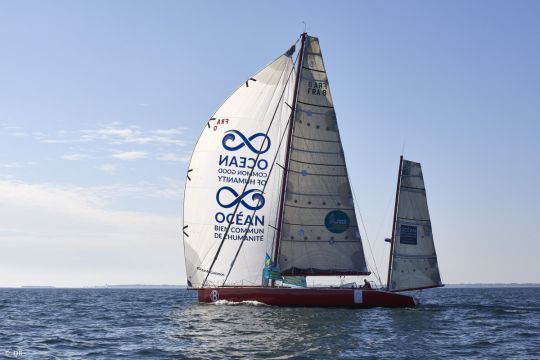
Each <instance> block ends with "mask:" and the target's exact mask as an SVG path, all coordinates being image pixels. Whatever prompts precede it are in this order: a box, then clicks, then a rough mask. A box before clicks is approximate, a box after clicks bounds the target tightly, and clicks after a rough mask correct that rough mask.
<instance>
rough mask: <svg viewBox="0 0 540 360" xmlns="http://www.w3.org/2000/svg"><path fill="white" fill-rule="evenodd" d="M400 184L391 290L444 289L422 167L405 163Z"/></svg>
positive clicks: (390, 281)
mask: <svg viewBox="0 0 540 360" xmlns="http://www.w3.org/2000/svg"><path fill="white" fill-rule="evenodd" d="M398 184H399V185H398V192H397V194H396V214H395V222H394V236H393V242H392V253H391V263H390V269H389V281H388V289H389V290H390V291H406V290H415V289H427V288H431V287H439V286H443V285H442V282H441V277H440V274H439V267H438V261H437V254H436V252H435V245H434V242H433V233H432V229H431V220H430V217H429V210H428V205H427V198H426V189H425V185H424V177H423V174H422V167H421V165H420V163H417V162H413V161H409V160H402V163H401V166H400V174H399V182H398Z"/></svg>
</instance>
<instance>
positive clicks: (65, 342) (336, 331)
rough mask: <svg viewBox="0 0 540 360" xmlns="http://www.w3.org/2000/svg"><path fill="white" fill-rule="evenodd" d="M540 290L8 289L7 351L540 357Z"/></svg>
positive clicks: (4, 296) (3, 298)
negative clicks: (256, 296)
mask: <svg viewBox="0 0 540 360" xmlns="http://www.w3.org/2000/svg"><path fill="white" fill-rule="evenodd" d="M539 299H540V288H505V289H452V288H443V289H436V290H430V291H425V292H423V293H422V295H421V305H420V306H419V307H418V308H416V309H365V310H354V309H318V308H278V307H273V306H266V305H263V304H259V303H255V302H248V303H241V304H238V303H227V302H222V303H220V304H218V305H200V304H197V302H196V293H195V292H192V291H185V290H172V289H167V290H112V289H0V307H1V309H0V310H1V312H0V319H1V321H0V357H2V356H5V357H11V358H17V357H21V358H36V359H42V358H57V357H62V358H75V359H77V358H81V359H82V358H84V359H87V358H90V359H108V358H126V359H148V358H156V359H173V358H174V359H179V358H189V359H207V358H227V359H244V358H268V359H327V358H340V359H357V358H377V359H395V358H398V359H399V358H426V359H430V358H452V359H454V358H467V359H469V358H473V359H474V358H540V335H539V334H540V304H539Z"/></svg>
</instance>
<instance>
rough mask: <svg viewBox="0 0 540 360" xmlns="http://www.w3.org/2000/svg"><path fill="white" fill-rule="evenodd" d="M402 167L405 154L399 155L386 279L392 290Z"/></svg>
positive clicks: (387, 285)
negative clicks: (391, 278)
mask: <svg viewBox="0 0 540 360" xmlns="http://www.w3.org/2000/svg"><path fill="white" fill-rule="evenodd" d="M402 167H403V155H401V156H400V157H399V172H398V180H397V187H396V201H395V203H394V219H393V222H392V238H391V242H390V256H389V257H388V278H387V280H386V287H387V289H388V290H390V275H391V273H392V260H393V256H394V241H395V237H396V224H397V212H398V205H399V188H400V185H401V170H402Z"/></svg>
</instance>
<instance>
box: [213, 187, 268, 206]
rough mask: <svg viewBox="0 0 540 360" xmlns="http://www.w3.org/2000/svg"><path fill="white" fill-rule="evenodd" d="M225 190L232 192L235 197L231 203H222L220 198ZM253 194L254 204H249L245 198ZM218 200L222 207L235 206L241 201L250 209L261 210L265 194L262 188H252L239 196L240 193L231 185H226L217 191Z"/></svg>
mask: <svg viewBox="0 0 540 360" xmlns="http://www.w3.org/2000/svg"><path fill="white" fill-rule="evenodd" d="M223 191H227V192H229V193H231V194H232V195H233V196H234V197H235V199H234V200H233V201H232V202H230V203H228V204H227V203H225V204H224V203H222V202H221V200H220V198H221V197H222V195H221V194H222V192H223ZM249 195H251V196H250V197H251V200H252V201H253V204H254V205H253V206H252V205H250V204H248V203H247V202H246V201H245V200H244V198H245V197H246V196H249ZM216 200H217V203H218V204H219V206H221V207H224V208H231V207H233V206H235V205H236V204H238V203H241V204H242V205H244V206H245V207H246V208H247V209H249V210H259V209H261V208H262V207H263V206H264V196H263V195H262V191H261V190H258V189H251V190H248V191H246V192H244V193H243V194H242V195H240V196H238V193H237V192H236V191H235V190H234V189H233V188H231V187H229V186H224V187H222V188H221V189H219V190H218V192H217V193H216Z"/></svg>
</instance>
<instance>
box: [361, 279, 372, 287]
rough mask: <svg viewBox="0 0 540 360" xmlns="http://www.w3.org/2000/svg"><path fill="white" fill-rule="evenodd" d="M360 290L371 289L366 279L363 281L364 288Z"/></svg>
mask: <svg viewBox="0 0 540 360" xmlns="http://www.w3.org/2000/svg"><path fill="white" fill-rule="evenodd" d="M362 289H371V284H370V283H369V281H367V280H366V279H364V286H362Z"/></svg>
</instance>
